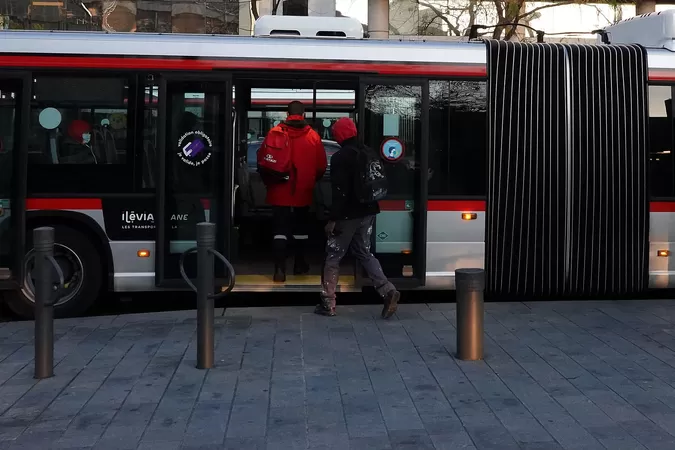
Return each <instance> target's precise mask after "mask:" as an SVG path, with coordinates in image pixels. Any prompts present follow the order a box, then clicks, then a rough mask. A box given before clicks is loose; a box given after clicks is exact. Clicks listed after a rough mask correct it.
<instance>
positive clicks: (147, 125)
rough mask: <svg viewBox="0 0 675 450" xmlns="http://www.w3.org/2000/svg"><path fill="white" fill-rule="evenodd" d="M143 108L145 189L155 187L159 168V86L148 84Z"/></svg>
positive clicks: (143, 171)
mask: <svg viewBox="0 0 675 450" xmlns="http://www.w3.org/2000/svg"><path fill="white" fill-rule="evenodd" d="M144 98H145V100H144V102H145V106H144V108H143V167H142V172H141V173H142V181H141V186H142V187H143V189H154V188H155V171H156V168H157V143H158V142H157V126H158V124H157V115H158V112H157V111H158V110H157V107H158V104H159V87H157V86H152V85H149V86H146V87H145V92H144Z"/></svg>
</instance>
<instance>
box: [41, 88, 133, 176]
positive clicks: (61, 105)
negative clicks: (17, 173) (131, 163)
mask: <svg viewBox="0 0 675 450" xmlns="http://www.w3.org/2000/svg"><path fill="white" fill-rule="evenodd" d="M127 92H128V87H127V83H126V79H125V78H99V77H93V78H84V77H82V78H73V77H51V76H39V77H37V78H35V79H34V80H33V101H32V104H31V122H30V135H29V141H28V158H29V159H28V161H29V163H30V164H124V163H125V162H126V151H127V116H128V114H127V98H128V96H127Z"/></svg>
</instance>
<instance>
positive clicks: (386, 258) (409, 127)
mask: <svg viewBox="0 0 675 450" xmlns="http://www.w3.org/2000/svg"><path fill="white" fill-rule="evenodd" d="M364 93H365V95H364V124H363V128H362V129H363V139H364V142H365V144H366V145H367V146H368V147H370V148H371V149H373V150H374V151H376V152H380V156H381V158H382V161H383V163H384V167H385V171H386V174H387V178H388V181H389V183H388V184H389V187H388V194H387V197H386V199H384V200H383V201H380V209H381V212H380V214H379V215H378V216H377V219H376V222H375V228H374V230H373V243H374V247H373V248H374V250H375V251H374V253H375V255H376V256H377V257H378V259H379V260H380V262H381V263H382V267H383V269H384V272H385V274H386V275H387V276H388V277H390V278H394V279H396V278H399V279H400V278H419V277H422V276H423V274H420V273H418V272H419V270H420V269H421V268H419V267H418V268H417V270H416V268H415V266H416V265H417V266H419V264H416V262H417V261H416V258H415V252H417V251H419V249H417V248H415V247H416V245H415V236H416V233H417V232H418V229H417V228H419V225H418V222H419V221H418V220H417V215H416V214H415V208H416V207H417V206H418V205H419V204H420V199H419V196H420V189H419V186H420V179H419V169H420V155H421V145H422V87H421V86H419V85H377V84H368V85H366V86H365V91H364ZM419 231H420V232H421V231H422V230H419Z"/></svg>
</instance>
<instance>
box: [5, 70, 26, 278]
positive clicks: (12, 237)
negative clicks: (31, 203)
mask: <svg viewBox="0 0 675 450" xmlns="http://www.w3.org/2000/svg"><path fill="white" fill-rule="evenodd" d="M20 96H21V82H20V81H19V80H16V79H6V78H0V281H2V280H7V279H10V278H12V268H13V265H14V263H15V258H13V255H14V254H15V252H16V251H17V248H16V245H15V243H16V237H17V236H16V233H15V232H16V224H15V223H14V222H15V220H13V218H12V217H11V211H12V209H11V207H12V204H11V201H12V199H13V198H15V195H16V187H17V181H18V180H17V179H16V178H15V175H16V174H15V170H14V164H15V158H17V154H18V148H19V147H18V146H19V121H18V120H17V118H18V117H19V116H20V114H19V108H20V106H21V102H20V100H19V98H20Z"/></svg>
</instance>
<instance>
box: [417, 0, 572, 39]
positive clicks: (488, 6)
mask: <svg viewBox="0 0 675 450" xmlns="http://www.w3.org/2000/svg"><path fill="white" fill-rule="evenodd" d="M414 1H415V3H417V4H418V5H419V6H420V7H422V8H424V9H425V10H426V13H425V14H424V15H422V14H420V27H419V28H420V30H419V31H420V34H428V31H429V30H430V29H431V28H439V25H445V27H446V28H447V29H448V31H449V33H450V34H451V35H453V36H467V35H468V33H469V30H470V29H471V27H472V26H473V25H478V24H481V25H491V26H492V27H494V28H493V31H492V33H491V36H492V38H493V39H505V40H511V39H514V38H515V37H517V33H518V30H519V29H522V27H519V26H517V25H525V26H527V25H529V23H530V22H531V21H532V20H534V19H536V18H538V17H540V12H541V11H542V10H545V9H549V8H555V7H558V6H563V5H571V4H583V3H585V0H562V1H552V2H551V3H547V4H544V5H540V6H537V7H534V8H528V7H527V1H526V0H490V1H481V0H445V2H442V1H434V0H414ZM513 24H516V25H513ZM528 34H529V35H533V32H532V31H531V30H529V31H528Z"/></svg>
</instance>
